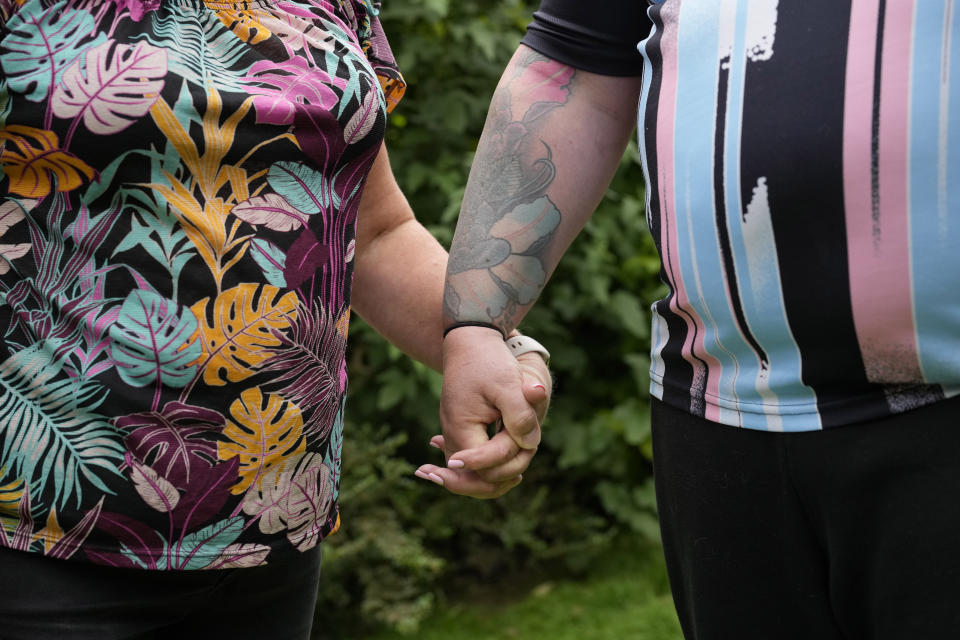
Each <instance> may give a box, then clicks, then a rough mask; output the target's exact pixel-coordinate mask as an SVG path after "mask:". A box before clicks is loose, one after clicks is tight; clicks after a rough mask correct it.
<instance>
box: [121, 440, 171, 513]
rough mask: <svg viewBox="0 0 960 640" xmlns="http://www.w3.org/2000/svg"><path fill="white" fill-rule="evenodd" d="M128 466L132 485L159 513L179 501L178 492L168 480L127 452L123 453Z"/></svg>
mask: <svg viewBox="0 0 960 640" xmlns="http://www.w3.org/2000/svg"><path fill="white" fill-rule="evenodd" d="M125 460H126V462H127V465H128V466H129V467H130V480H131V481H133V487H134V489H136V490H137V493H138V494H140V497H141V498H143V501H144V502H146V503H147V505H148V506H149V507H150V508H151V509H154V510H156V511H159V512H160V513H167V512H169V511H173V510H174V508H176V506H177V503H178V502H180V493H179V492H177V489H176V487H174V486H173V485H172V484H170V481H169V480H167V479H166V478H163V477H162V476H160V474H158V473H157V472H156V471H155V470H153V469H151V468H150V467H148V466H147V465H145V464H143V463H142V462H139V461H137V460H136V459H134V457H133V456H131V455H130V454H129V453H127V454H126V455H125Z"/></svg>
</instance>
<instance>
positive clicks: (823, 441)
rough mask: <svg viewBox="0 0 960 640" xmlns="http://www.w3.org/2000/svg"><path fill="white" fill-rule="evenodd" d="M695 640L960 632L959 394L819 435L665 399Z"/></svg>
mask: <svg viewBox="0 0 960 640" xmlns="http://www.w3.org/2000/svg"><path fill="white" fill-rule="evenodd" d="M653 445H654V469H655V474H656V486H657V502H658V505H659V509H660V522H661V529H662V531H663V541H664V549H665V553H666V558H667V568H668V572H669V575H670V584H671V587H672V589H673V593H674V600H675V602H676V606H677V611H678V613H679V616H680V622H681V625H682V627H683V631H684V635H685V637H686V638H687V640H711V639H714V638H716V639H718V640H728V639H731V638H736V639H737V640H752V639H756V640H761V639H762V640H769V639H776V640H791V639H796V640H833V639H838V638H844V639H847V640H861V639H863V640H867V639H869V640H923V639H927V638H931V639H933V638H936V639H937V640H941V639H944V638H957V637H960V398H955V399H952V400H947V401H944V402H940V403H938V404H935V405H932V406H928V407H925V408H921V409H917V410H914V411H911V412H909V413H906V414H902V415H899V416H896V417H892V418H887V419H884V420H878V421H875V422H870V423H864V424H858V425H850V426H846V427H842V428H838V429H831V430H828V431H816V432H807V433H792V434H784V433H766V432H760V431H751V430H747V429H738V428H734V427H727V426H722V425H718V424H714V423H709V422H707V421H706V420H703V419H701V418H697V417H693V416H691V415H689V414H688V413H686V412H683V411H679V410H677V409H674V408H672V407H669V406H666V405H664V404H663V403H661V402H657V401H654V403H653Z"/></svg>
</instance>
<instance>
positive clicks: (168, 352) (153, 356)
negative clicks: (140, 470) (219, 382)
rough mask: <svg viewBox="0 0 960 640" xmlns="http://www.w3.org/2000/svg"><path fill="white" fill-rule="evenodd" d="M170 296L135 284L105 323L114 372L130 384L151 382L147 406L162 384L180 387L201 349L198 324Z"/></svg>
mask: <svg viewBox="0 0 960 640" xmlns="http://www.w3.org/2000/svg"><path fill="white" fill-rule="evenodd" d="M178 311H180V308H179V306H178V305H177V303H176V302H174V301H173V300H167V299H166V298H164V297H162V296H160V295H158V294H156V293H153V292H152V291H144V290H142V289H137V290H135V291H131V292H130V294H129V295H127V298H126V299H125V300H124V301H123V306H122V307H121V308H120V315H119V317H118V318H117V323H116V324H115V325H114V326H112V327H111V328H110V339H111V341H112V344H111V346H110V355H111V356H112V357H113V359H114V361H115V362H116V364H117V370H118V372H119V373H120V377H121V378H123V381H124V382H126V383H127V384H129V385H131V386H134V387H145V386H147V385H149V384H154V385H156V393H155V394H154V405H153V410H154V411H155V410H156V409H157V405H158V404H159V402H160V390H161V388H162V386H163V385H166V386H168V387H175V388H182V387H185V386H186V385H187V383H189V382H190V380H191V379H193V374H194V368H195V366H196V362H197V359H199V358H200V356H202V355H203V348H202V346H201V344H200V343H199V342H198V341H197V340H196V339H195V337H196V334H197V329H198V328H199V324H198V322H197V318H196V317H195V316H194V315H193V313H191V312H190V310H189V309H183V310H182V313H180V315H179V316H178V315H177V313H178Z"/></svg>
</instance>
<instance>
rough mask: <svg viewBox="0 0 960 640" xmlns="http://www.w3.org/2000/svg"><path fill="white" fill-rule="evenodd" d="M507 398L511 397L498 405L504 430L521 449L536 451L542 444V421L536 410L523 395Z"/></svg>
mask: <svg viewBox="0 0 960 640" xmlns="http://www.w3.org/2000/svg"><path fill="white" fill-rule="evenodd" d="M505 396H509V400H507V399H506V397H505V398H504V399H503V400H502V401H501V402H499V403H498V405H499V406H500V411H501V418H500V419H501V420H502V421H503V428H504V429H505V430H506V431H507V433H509V434H510V437H512V438H513V440H514V441H515V442H516V443H517V445H518V446H519V447H520V448H521V449H536V448H537V446H538V445H539V444H540V420H539V419H538V418H537V412H536V410H535V409H534V408H533V407H531V406H530V404H529V403H528V402H527V401H526V399H525V398H524V397H523V394H522V393H519V394H513V393H511V394H505ZM475 446H476V445H475ZM461 448H462V449H469V448H472V447H467V446H464V447H461Z"/></svg>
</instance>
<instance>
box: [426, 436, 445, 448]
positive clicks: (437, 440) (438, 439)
mask: <svg viewBox="0 0 960 640" xmlns="http://www.w3.org/2000/svg"><path fill="white" fill-rule="evenodd" d="M445 444H446V441H445V440H444V439H443V436H441V435H435V436H433V437H432V438H430V446H431V447H434V448H436V449H440V450H441V451H443V450H444V448H445V447H444V445H445Z"/></svg>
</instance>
